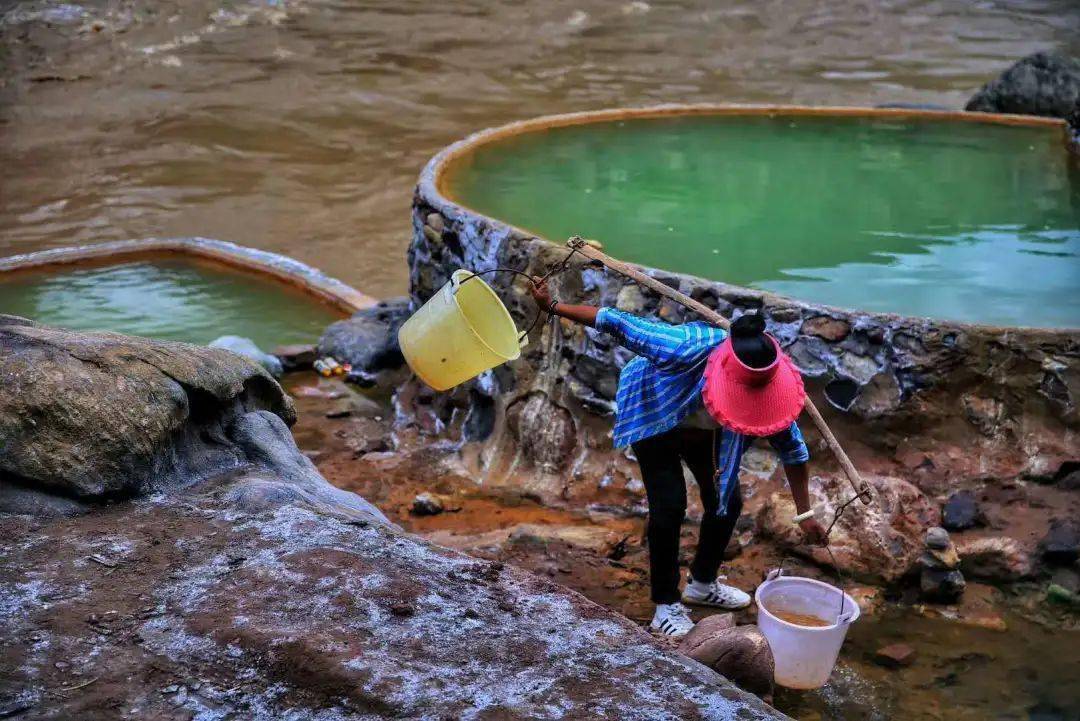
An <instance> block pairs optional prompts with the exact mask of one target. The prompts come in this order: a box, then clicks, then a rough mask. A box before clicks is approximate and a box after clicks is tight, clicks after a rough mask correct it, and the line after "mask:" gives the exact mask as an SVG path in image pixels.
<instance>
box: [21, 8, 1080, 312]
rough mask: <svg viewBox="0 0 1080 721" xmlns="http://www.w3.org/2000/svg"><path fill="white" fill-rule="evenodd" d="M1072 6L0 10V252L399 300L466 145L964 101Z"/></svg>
mask: <svg viewBox="0 0 1080 721" xmlns="http://www.w3.org/2000/svg"><path fill="white" fill-rule="evenodd" d="M1055 48H1056V49H1066V50H1071V51H1073V52H1076V51H1078V50H1080V3H1078V2H1077V1H1076V0H1020V1H1014V2H992V1H986V0H983V1H979V2H976V1H972V0H885V1H881V2H870V1H864V2H856V1H854V0H843V1H840V0H838V1H837V2H819V1H816V0H815V1H811V0H785V1H783V2H781V1H779V0H767V1H765V2H757V1H752V0H734V1H731V2H724V3H717V2H708V1H705V0H696V1H686V0H683V1H679V2H661V1H660V0H655V1H654V2H642V1H641V0H636V1H625V2H624V1H616V2H599V1H598V0H573V1H569V0H545V1H543V2H507V3H493V2H478V1H476V2H468V1H464V0H446V1H444V2H441V3H427V2H416V1H415V0H394V1H393V2H390V1H376V2H358V1H353V2H347V1H345V0H337V1H332V0H322V1H316V0H311V1H304V0H233V1H232V2H224V1H223V0H215V1H213V2H207V1H205V0H185V1H184V2H148V1H146V0H97V1H95V2H81V3H59V2H14V3H12V2H0V67H2V69H3V72H2V76H0V255H10V254H12V253H17V252H25V251H32V250H39V249H43V248H49V247H56V246H62V245H69V244H74V243H85V242H95V241H102V240H112V239H121V238H137V237H143V236H150V235H159V236H160V235H205V236H211V237H215V238H222V239H227V240H232V241H236V242H240V243H245V244H248V245H253V246H256V247H259V248H265V249H269V250H274V251H279V252H284V253H287V254H290V255H293V256H295V257H297V258H299V259H301V260H303V261H306V262H308V263H311V264H313V265H316V266H318V267H321V268H323V269H325V270H327V271H329V272H331V273H332V274H334V275H336V276H338V277H340V278H341V279H343V280H345V281H348V282H351V283H353V284H354V285H356V286H357V287H359V288H360V289H362V290H364V291H367V292H369V293H372V294H375V295H384V294H390V293H399V292H401V291H402V290H403V289H404V288H405V284H406V268H405V263H404V260H403V258H404V249H405V246H406V243H407V241H408V233H409V228H408V207H409V202H410V198H411V190H412V186H413V183H414V181H415V179H416V175H417V173H418V171H419V169H420V168H421V166H422V165H423V163H424V162H425V161H426V160H427V159H428V158H429V157H430V156H431V155H432V154H433V153H434V152H435V151H436V150H438V149H439V148H440V147H442V146H444V145H446V144H447V143H449V142H451V141H453V140H455V139H457V138H459V137H461V136H462V135H464V134H466V133H468V132H470V131H473V130H476V129H479V128H482V127H486V126H491V125H497V124H501V123H504V122H508V121H510V120H515V119H519V118H525V117H529V116H534V115H539V114H546V113H557V112H567V111H575V110H586V109H593V108H602V107H610V106H628V105H648V104H657V103H669V102H780V103H807V104H855V105H873V104H878V103H889V102H909V103H911V102H915V103H935V104H940V105H945V106H949V107H960V106H962V105H963V103H964V101H965V100H966V99H967V98H968V97H969V96H970V95H971V93H972V92H973V91H974V90H975V89H976V88H978V86H979V85H981V84H982V83H983V82H985V81H986V80H988V79H989V78H991V77H993V76H994V75H996V74H997V73H998V72H1000V71H1001V70H1002V69H1003V68H1004V67H1006V66H1007V65H1008V64H1010V63H1011V62H1012V61H1014V60H1015V59H1017V58H1018V57H1020V56H1022V55H1025V54H1027V53H1030V52H1033V51H1035V50H1040V49H1055Z"/></svg>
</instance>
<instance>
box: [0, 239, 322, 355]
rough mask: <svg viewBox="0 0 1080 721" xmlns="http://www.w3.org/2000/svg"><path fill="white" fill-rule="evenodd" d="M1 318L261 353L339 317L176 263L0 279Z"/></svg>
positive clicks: (273, 284) (277, 289)
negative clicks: (221, 342) (241, 341)
mask: <svg viewBox="0 0 1080 721" xmlns="http://www.w3.org/2000/svg"><path fill="white" fill-rule="evenodd" d="M0 313H9V314H13V315H21V316H24V317H27V318H32V319H33V320H36V321H37V322H39V323H42V324H45V325H55V326H60V327H63V328H70V329H72V330H108V331H116V332H118V333H127V334H129V335H140V336H147V337H150V338H159V339H162V340H179V341H186V342H189V343H209V342H210V341H212V340H214V339H215V338H218V337H219V336H223V335H239V336H244V337H246V338H251V339H252V340H254V341H255V343H256V344H258V345H259V347H260V348H262V349H263V350H269V349H271V348H273V347H274V346H276V345H279V344H284V343H305V342H307V343H312V342H315V341H317V340H318V338H319V335H320V334H321V333H322V331H323V329H325V328H326V326H327V325H329V324H330V323H332V322H334V321H335V320H338V319H340V318H341V317H342V315H341V313H339V312H337V311H336V310H334V309H333V308H331V307H330V306H328V305H325V304H323V303H321V302H320V301H319V300H317V299H316V298H313V297H311V296H309V295H306V294H304V293H301V292H299V291H297V290H295V289H293V288H290V287H288V286H286V285H284V284H283V283H279V282H277V281H274V280H270V279H262V278H259V277H257V276H254V275H252V274H249V273H241V272H234V271H231V270H229V269H226V268H223V267H221V266H218V265H216V264H208V263H204V262H194V261H186V260H176V259H161V260H157V259H155V260H154V261H152V262H151V261H138V262H131V263H121V264H117V265H108V266H99V267H87V268H79V269H70V268H64V269H61V270H57V271H54V272H44V271H27V272H25V273H23V272H20V273H12V274H7V275H6V276H3V277H0Z"/></svg>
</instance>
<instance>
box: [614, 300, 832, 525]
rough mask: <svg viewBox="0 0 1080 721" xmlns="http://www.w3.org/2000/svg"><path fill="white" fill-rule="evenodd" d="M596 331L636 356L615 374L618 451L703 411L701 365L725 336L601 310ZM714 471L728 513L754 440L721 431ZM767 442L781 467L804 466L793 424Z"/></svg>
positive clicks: (805, 454)
mask: <svg viewBox="0 0 1080 721" xmlns="http://www.w3.org/2000/svg"><path fill="white" fill-rule="evenodd" d="M596 329H597V330H600V331H603V332H605V333H607V334H608V335H610V336H612V337H613V338H614V339H615V340H616V341H617V342H618V343H619V345H621V346H623V347H624V348H626V349H627V350H629V351H631V352H632V353H635V354H636V355H637V356H638V357H637V358H634V359H633V360H631V361H630V362H629V363H627V364H626V366H625V367H624V368H623V369H622V372H621V373H620V374H619V390H618V392H617V393H616V395H615V408H616V414H615V430H614V433H613V438H614V445H615V447H616V448H621V447H624V446H629V445H631V444H632V443H636V442H637V441H640V440H643V439H645V438H649V437H651V436H655V435H658V434H660V433H663V432H665V431H669V430H671V429H672V428H674V427H675V426H677V425H679V423H681V422H682V421H683V420H684V419H685V418H686V417H687V416H689V415H690V414H691V413H693V412H695V411H697V410H698V409H700V408H701V407H702V401H701V389H702V388H703V387H704V385H705V364H706V362H707V361H708V359H709V354H710V353H712V351H713V349H714V348H716V346H718V345H719V344H720V343H721V342H723V340H724V339H725V338H727V332H726V331H724V330H722V329H720V328H717V327H715V326H711V325H708V324H706V323H685V324H683V325H670V324H668V323H663V322H659V321H651V320H646V319H645V318H639V317H638V316H635V315H631V314H630V313H624V312H622V311H619V310H616V309H614V308H601V309H600V310H599V311H598V312H597V314H596ZM719 435H720V439H719V448H718V449H716V451H717V458H716V468H717V469H719V472H720V477H719V488H717V491H718V493H719V496H720V513H721V514H722V513H724V512H725V511H726V509H727V503H728V500H729V499H730V497H731V493H732V491H734V489H735V487H736V485H737V484H738V481H739V467H740V466H741V465H742V457H743V453H745V451H746V449H747V448H749V447H750V445H751V444H752V443H753V442H754V438H753V436H747V435H745V434H742V433H737V432H735V431H733V430H731V429H728V428H722V432H721V433H720V434H719ZM768 440H769V443H770V445H772V447H773V449H774V450H776V453H777V455H778V456H779V457H780V461H781V462H782V463H783V464H785V465H796V464H799V463H806V461H807V460H809V458H810V451H809V450H808V449H807V447H806V442H805V441H804V440H803V436H802V432H801V431H800V430H799V426H798V424H797V423H792V424H791V426H790V427H789V428H788V429H787V430H784V431H781V432H780V433H777V434H775V435H772V436H769V439H768Z"/></svg>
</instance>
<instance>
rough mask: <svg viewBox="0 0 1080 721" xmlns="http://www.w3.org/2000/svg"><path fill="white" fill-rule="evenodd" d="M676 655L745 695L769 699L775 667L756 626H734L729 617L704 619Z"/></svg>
mask: <svg viewBox="0 0 1080 721" xmlns="http://www.w3.org/2000/svg"><path fill="white" fill-rule="evenodd" d="M679 651H681V652H682V653H685V654H686V655H687V656H689V657H690V658H692V659H694V660H695V661H698V662H700V663H703V664H705V665H706V666H708V667H709V668H711V669H713V670H715V671H717V672H718V673H720V674H722V675H723V676H724V677H725V678H727V679H728V680H729V681H731V682H733V683H735V684H736V685H737V686H738V687H739V688H741V689H743V690H744V691H749V692H751V693H753V694H756V695H757V696H760V697H762V698H768V697H769V696H771V695H772V692H773V678H774V676H773V674H774V670H775V663H774V661H773V655H772V649H771V648H769V642H768V640H766V638H765V636H764V635H762V633H761V631H759V630H758V627H757V626H753V625H750V626H736V625H735V620H734V617H733V616H732V615H731V614H730V613H725V614H719V615H715V616H708V617H707V618H703V619H702V620H701V621H700V622H699V623H698V624H697V625H696V626H694V628H693V629H692V630H691V631H690V633H688V634H686V636H685V637H683V640H682V642H681V643H680V644H679Z"/></svg>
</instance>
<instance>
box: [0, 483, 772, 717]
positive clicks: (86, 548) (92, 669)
mask: <svg viewBox="0 0 1080 721" xmlns="http://www.w3.org/2000/svg"><path fill="white" fill-rule="evenodd" d="M225 495H226V494H224V493H222V491H221V490H213V489H207V490H205V491H203V492H200V493H198V494H190V495H185V496H182V497H175V501H170V502H166V503H152V502H147V501H140V502H135V503H133V504H124V505H123V506H118V507H114V508H112V509H108V510H106V511H99V512H96V513H93V514H87V515H84V516H80V517H77V518H65V519H59V520H53V521H50V522H47V523H43V522H42V521H39V520H37V521H36V520H32V519H30V518H28V517H25V516H9V517H7V518H5V519H0V537H2V538H7V539H18V542H17V543H6V544H4V546H3V547H2V549H0V563H2V568H3V577H2V579H0V597H2V598H3V599H4V601H3V603H2V604H0V637H2V638H3V639H4V640H5V643H4V648H3V650H2V651H0V668H3V669H5V670H4V671H3V673H2V674H0V701H2V702H3V703H4V704H7V706H5V707H6V708H10V707H11V706H10V704H12V703H14V704H17V705H22V706H24V707H25V708H26V709H27V711H26V712H25V714H24V715H23V716H20V717H19V718H27V719H45V718H49V719H75V718H78V719H106V718H108V719H113V718H140V719H142V718H185V719H186V718H200V719H210V718H246V719H277V718H289V719H541V718H560V719H601V718H618V719H671V720H672V721H674V720H675V719H733V718H739V719H747V720H750V719H769V718H781V716H780V715H779V714H776V713H774V712H772V711H770V710H769V709H768V708H767V707H765V706H763V705H762V704H760V703H759V702H758V701H757V700H756V699H754V698H753V697H750V696H748V695H747V694H745V693H743V692H741V691H738V690H737V689H735V687H733V686H731V685H730V684H729V683H727V682H726V681H724V680H723V679H722V678H721V677H720V676H719V675H717V674H715V673H714V672H712V671H710V670H708V669H706V668H705V667H704V666H701V665H699V664H697V663H696V662H694V661H692V660H690V659H687V658H685V657H683V656H680V655H679V654H676V653H674V652H672V651H668V650H665V649H662V648H661V647H660V646H659V645H658V644H657V643H656V642H655V641H654V640H653V639H652V638H650V637H649V636H648V635H647V634H646V633H645V632H644V631H642V630H641V629H639V628H638V627H636V626H635V625H633V624H632V623H631V622H629V621H627V620H626V619H624V618H622V617H619V616H617V615H616V614H613V613H611V612H609V611H606V610H604V609H602V608H601V607H599V606H597V605H595V604H593V603H591V602H589V601H587V600H586V599H584V598H583V597H581V596H579V595H577V594H575V593H573V592H571V591H568V590H566V589H564V588H562V587H560V586H557V585H556V584H554V583H551V582H549V581H546V580H542V579H540V578H537V577H534V576H531V575H529V574H527V573H525V572H523V571H518V570H516V569H513V568H510V567H504V566H502V565H501V564H497V563H489V562H486V561H479V560H476V559H473V558H470V557H468V556H464V555H461V554H458V553H456V552H453V551H449V550H446V549H442V548H439V547H437V546H433V545H429V544H427V543H425V542H423V541H420V540H418V539H416V538H413V537H410V536H407V535H404V534H401V533H400V532H396V531H394V530H393V529H392V528H390V527H388V526H386V525H384V524H379V523H366V522H363V521H351V522H350V521H347V520H341V519H338V518H334V517H330V516H326V515H324V514H321V513H317V512H314V511H312V510H309V509H306V508H301V507H297V506H294V505H282V506H278V507H277V508H274V509H272V510H267V511H263V512H257V513H248V512H241V511H238V510H237V509H236V508H235V506H234V505H233V504H232V503H231V502H229V501H227V500H226V498H225ZM88 682H89V683H88ZM83 684H87V685H85V686H83ZM80 687H81V688H80Z"/></svg>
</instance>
